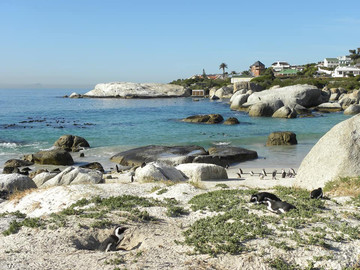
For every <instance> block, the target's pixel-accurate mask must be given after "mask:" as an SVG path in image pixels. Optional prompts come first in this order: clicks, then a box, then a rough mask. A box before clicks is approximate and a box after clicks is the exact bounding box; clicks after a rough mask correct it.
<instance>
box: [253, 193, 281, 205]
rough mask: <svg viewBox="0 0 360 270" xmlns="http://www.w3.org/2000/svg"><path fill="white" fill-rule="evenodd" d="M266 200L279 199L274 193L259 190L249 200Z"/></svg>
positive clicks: (257, 201)
mask: <svg viewBox="0 0 360 270" xmlns="http://www.w3.org/2000/svg"><path fill="white" fill-rule="evenodd" d="M267 200H273V201H281V200H280V199H279V198H278V197H277V196H276V195H275V194H272V193H269V192H259V193H256V194H253V195H252V196H251V199H250V202H253V203H264V202H265V201H267Z"/></svg>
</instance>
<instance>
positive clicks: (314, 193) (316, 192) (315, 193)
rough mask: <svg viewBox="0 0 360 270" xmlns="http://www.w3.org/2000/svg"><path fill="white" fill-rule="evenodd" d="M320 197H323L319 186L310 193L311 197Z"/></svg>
mask: <svg viewBox="0 0 360 270" xmlns="http://www.w3.org/2000/svg"><path fill="white" fill-rule="evenodd" d="M322 197H323V191H322V188H320V187H319V188H318V189H314V190H313V191H311V193H310V198H311V199H320V198H322Z"/></svg>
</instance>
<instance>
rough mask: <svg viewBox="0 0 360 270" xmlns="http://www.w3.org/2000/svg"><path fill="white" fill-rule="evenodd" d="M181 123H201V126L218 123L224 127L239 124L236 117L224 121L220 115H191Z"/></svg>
mask: <svg viewBox="0 0 360 270" xmlns="http://www.w3.org/2000/svg"><path fill="white" fill-rule="evenodd" d="M182 121H183V122H188V123H202V124H219V123H223V124H224V125H238V124H240V122H239V120H238V119H237V118H236V117H229V118H228V119H226V120H225V121H224V117H223V116H222V115H220V114H202V115H192V116H189V117H186V118H184V119H182Z"/></svg>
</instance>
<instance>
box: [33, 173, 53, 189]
mask: <svg viewBox="0 0 360 270" xmlns="http://www.w3.org/2000/svg"><path fill="white" fill-rule="evenodd" d="M57 174H58V173H53V172H41V173H39V174H36V175H35V176H34V177H33V179H32V180H33V181H34V183H35V184H36V186H37V187H40V186H41V185H42V184H44V183H45V182H46V181H48V180H50V179H51V178H54V177H55V176H56V175H57Z"/></svg>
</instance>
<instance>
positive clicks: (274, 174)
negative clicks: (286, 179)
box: [272, 170, 277, 180]
mask: <svg viewBox="0 0 360 270" xmlns="http://www.w3.org/2000/svg"><path fill="white" fill-rule="evenodd" d="M276 173H277V170H274V171H273V172H272V179H273V180H276Z"/></svg>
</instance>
